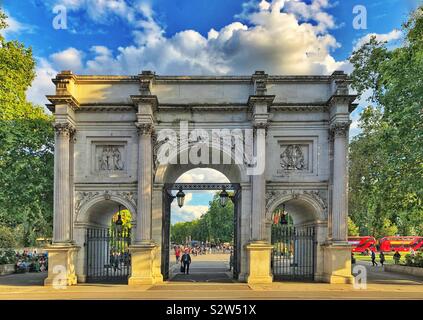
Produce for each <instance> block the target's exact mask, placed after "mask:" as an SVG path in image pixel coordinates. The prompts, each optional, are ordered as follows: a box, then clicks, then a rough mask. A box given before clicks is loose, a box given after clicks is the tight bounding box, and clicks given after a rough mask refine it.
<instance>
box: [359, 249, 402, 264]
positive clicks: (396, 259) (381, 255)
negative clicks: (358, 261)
mask: <svg viewBox="0 0 423 320" xmlns="http://www.w3.org/2000/svg"><path fill="white" fill-rule="evenodd" d="M370 256H371V260H372V266H373V267H374V266H378V263H377V262H376V253H375V252H374V251H370ZM392 258H393V260H394V263H395V264H399V262H400V260H401V254H400V253H399V252H398V251H395V253H394V255H393V257H392ZM385 261H386V258H385V254H384V253H383V251H381V252H380V253H379V262H380V264H381V266H382V267H383V265H384V263H385ZM351 262H352V263H355V258H354V253H352V252H351Z"/></svg>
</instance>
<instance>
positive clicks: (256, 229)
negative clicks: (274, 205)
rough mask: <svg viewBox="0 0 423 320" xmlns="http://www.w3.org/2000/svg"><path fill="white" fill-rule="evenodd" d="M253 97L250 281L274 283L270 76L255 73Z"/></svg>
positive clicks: (250, 103) (249, 172) (250, 173)
mask: <svg viewBox="0 0 423 320" xmlns="http://www.w3.org/2000/svg"><path fill="white" fill-rule="evenodd" d="M252 81H253V83H254V93H255V94H254V95H253V96H250V97H249V100H248V105H249V106H250V109H251V120H252V124H253V127H254V148H253V149H254V157H253V158H255V163H252V164H250V165H251V166H254V167H251V166H250V168H248V170H247V174H249V175H251V189H252V197H251V208H252V214H251V241H250V243H249V244H248V245H247V246H246V249H247V252H248V253H247V260H248V275H247V279H246V280H247V282H248V283H249V284H259V283H270V282H272V281H273V277H272V275H271V269H270V262H271V252H272V246H271V245H270V243H269V242H268V241H266V238H267V237H266V234H265V233H266V202H265V199H266V196H265V195H266V180H265V168H266V131H267V127H268V119H269V112H268V108H269V106H270V105H271V104H272V102H273V100H274V98H275V96H269V95H266V92H267V88H266V83H267V74H265V73H264V72H263V71H256V73H255V74H254V75H253V76H252Z"/></svg>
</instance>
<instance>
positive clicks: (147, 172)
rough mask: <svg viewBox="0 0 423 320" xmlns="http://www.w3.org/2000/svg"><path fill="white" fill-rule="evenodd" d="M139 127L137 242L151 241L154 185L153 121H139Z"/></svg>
mask: <svg viewBox="0 0 423 320" xmlns="http://www.w3.org/2000/svg"><path fill="white" fill-rule="evenodd" d="M136 126H137V128H138V134H139V139H138V207H137V227H136V230H135V244H141V243H150V242H151V214H152V211H151V204H152V186H153V172H152V170H153V155H152V146H151V144H152V137H151V134H152V132H153V124H152V123H137V124H136Z"/></svg>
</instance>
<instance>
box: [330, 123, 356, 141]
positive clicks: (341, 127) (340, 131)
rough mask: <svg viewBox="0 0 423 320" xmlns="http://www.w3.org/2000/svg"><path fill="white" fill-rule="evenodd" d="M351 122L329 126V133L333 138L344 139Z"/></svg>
mask: <svg viewBox="0 0 423 320" xmlns="http://www.w3.org/2000/svg"><path fill="white" fill-rule="evenodd" d="M350 124H351V121H342V122H335V123H333V124H331V126H330V132H331V134H332V135H334V136H338V137H339V136H342V137H346V136H347V134H348V130H349V128H350Z"/></svg>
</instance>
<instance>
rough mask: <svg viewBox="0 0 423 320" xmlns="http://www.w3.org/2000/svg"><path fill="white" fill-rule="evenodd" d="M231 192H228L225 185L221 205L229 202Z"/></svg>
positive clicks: (221, 194)
mask: <svg viewBox="0 0 423 320" xmlns="http://www.w3.org/2000/svg"><path fill="white" fill-rule="evenodd" d="M228 199H229V194H228V193H227V192H226V190H225V187H223V190H222V192H221V193H220V205H221V206H222V207H223V208H224V207H225V206H226V204H227V203H228Z"/></svg>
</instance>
